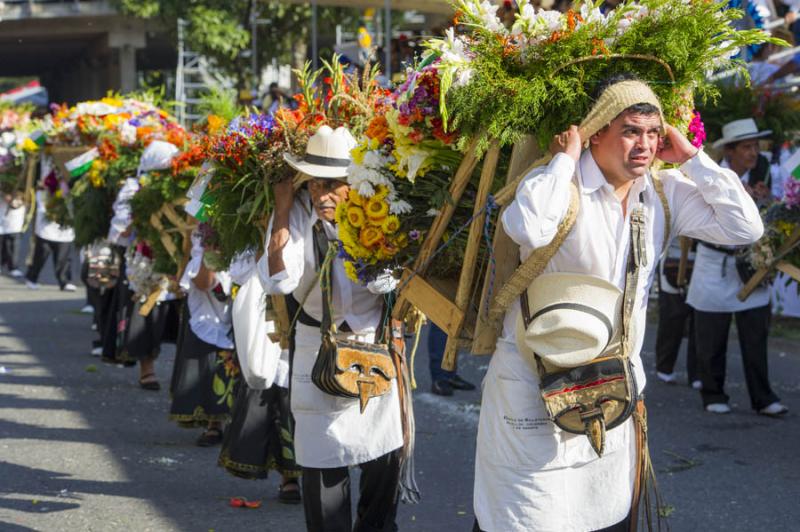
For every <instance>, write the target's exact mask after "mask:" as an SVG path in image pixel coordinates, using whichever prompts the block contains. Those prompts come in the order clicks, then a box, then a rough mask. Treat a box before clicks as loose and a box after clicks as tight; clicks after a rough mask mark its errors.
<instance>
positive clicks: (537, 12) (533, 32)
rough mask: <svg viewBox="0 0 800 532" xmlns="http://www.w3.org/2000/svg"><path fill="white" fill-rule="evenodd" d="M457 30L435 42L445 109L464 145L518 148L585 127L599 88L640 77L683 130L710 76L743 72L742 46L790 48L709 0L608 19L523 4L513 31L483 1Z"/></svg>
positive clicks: (465, 4)
mask: <svg viewBox="0 0 800 532" xmlns="http://www.w3.org/2000/svg"><path fill="white" fill-rule="evenodd" d="M454 5H455V7H456V8H457V10H458V14H457V16H456V19H457V20H456V21H457V23H458V24H459V25H460V27H462V28H464V29H465V33H464V34H462V35H457V34H456V33H455V31H454V30H453V29H451V30H449V31H448V32H447V35H446V36H445V37H443V38H439V39H434V40H432V41H431V42H429V43H428V48H429V51H428V52H427V53H428V54H430V55H433V56H435V57H438V58H439V60H440V64H439V69H440V71H441V72H442V73H441V79H442V84H441V89H440V94H441V100H442V101H441V107H442V115H443V117H444V118H445V119H446V124H447V126H448V127H457V128H458V129H459V130H460V131H461V134H462V142H463V141H464V140H466V139H470V138H474V137H478V138H479V139H480V144H479V147H480V148H485V147H486V146H488V142H489V140H490V139H497V140H498V141H499V142H500V143H501V145H509V144H513V143H514V142H516V141H517V140H519V139H520V138H522V137H523V136H524V135H526V134H534V135H536V136H537V138H538V140H539V142H540V144H541V145H542V146H546V144H547V143H548V142H549V141H550V139H551V138H552V136H553V135H554V134H556V133H558V132H560V131H563V130H565V129H566V128H567V127H568V126H569V125H571V124H577V123H580V121H581V119H582V118H583V117H584V116H585V115H586V112H587V111H588V110H589V108H590V107H591V104H592V102H591V97H590V95H591V93H592V91H593V90H594V88H595V86H596V84H597V83H598V82H600V81H601V80H603V79H604V78H607V77H608V76H610V75H613V74H615V73H618V72H623V71H626V72H634V73H636V74H637V75H638V76H639V77H640V78H642V79H643V80H645V81H647V82H649V83H650V85H651V86H652V87H653V90H654V91H655V92H656V94H657V95H658V96H659V98H660V100H661V102H662V106H663V108H664V114H665V116H666V117H667V120H669V121H671V122H673V123H674V124H675V125H676V126H678V127H679V128H682V129H683V130H684V131H686V130H687V127H688V122H689V121H690V120H691V116H692V114H691V110H692V109H693V105H692V101H693V97H694V96H697V95H699V96H705V97H709V98H713V97H714V96H715V95H716V94H717V89H716V87H715V86H714V85H712V84H711V83H710V82H709V81H708V79H707V77H708V76H707V75H708V73H709V72H711V71H714V70H717V69H720V68H729V67H741V63H740V62H738V61H735V60H733V59H732V57H733V56H734V55H735V54H736V53H737V52H738V50H739V49H740V48H741V47H742V46H746V45H749V44H757V43H763V42H768V41H769V42H776V43H783V41H778V40H775V39H771V38H769V36H768V35H767V34H766V33H764V32H762V31H760V30H736V29H735V28H734V27H733V25H732V24H731V23H732V22H733V21H735V20H736V19H738V18H740V17H741V16H742V13H741V11H739V10H735V9H726V4H725V3H721V2H707V1H704V0H643V1H641V2H633V1H630V0H628V1H625V2H623V3H621V4H620V5H618V6H617V7H616V8H615V9H614V10H613V11H610V12H609V13H608V14H603V13H602V12H601V11H600V9H599V3H591V2H581V1H577V2H574V3H573V8H572V9H571V10H569V11H568V12H567V13H560V12H557V11H548V10H544V9H537V8H535V7H534V5H533V4H532V3H531V2H530V1H529V0H519V1H518V2H517V5H518V9H519V12H518V13H517V14H516V18H515V20H514V22H513V24H511V25H510V27H509V26H507V25H505V24H504V23H503V22H502V21H501V20H500V18H499V17H498V16H497V13H496V11H497V6H495V5H493V4H492V3H490V2H488V1H486V0H483V1H480V0H457V1H455V2H454Z"/></svg>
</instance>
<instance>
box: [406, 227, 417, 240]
mask: <svg viewBox="0 0 800 532" xmlns="http://www.w3.org/2000/svg"><path fill="white" fill-rule="evenodd" d="M419 237H420V232H419V231H417V230H416V229H412V230H411V231H409V232H408V238H410V239H411V240H419Z"/></svg>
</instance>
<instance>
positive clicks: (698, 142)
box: [689, 110, 706, 148]
mask: <svg viewBox="0 0 800 532" xmlns="http://www.w3.org/2000/svg"><path fill="white" fill-rule="evenodd" d="M705 140H706V126H705V124H703V121H702V120H701V119H700V113H698V112H697V110H694V111H692V120H691V121H690V122H689V142H691V143H692V146H694V147H695V148H699V147H701V146H702V145H703V142H705Z"/></svg>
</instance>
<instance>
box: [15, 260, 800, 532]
mask: <svg viewBox="0 0 800 532" xmlns="http://www.w3.org/2000/svg"><path fill="white" fill-rule="evenodd" d="M48 270H49V266H48ZM43 280H44V281H45V282H46V281H47V278H44V279H43ZM82 304H83V294H82V292H80V291H79V292H78V293H77V294H67V293H63V292H59V291H58V289H57V287H55V286H53V285H49V286H45V287H43V289H41V290H39V291H36V292H33V291H29V290H27V289H26V288H25V287H24V285H21V284H19V283H17V282H15V281H13V280H11V279H9V278H7V277H2V278H0V531H2V532H6V531H8V532H16V531H23V530H41V531H62V530H63V531H70V532H72V531H84V530H85V531H107V530H108V531H112V530H114V531H116V530H126V531H139V530H143V531H144V530H148V531H164V530H180V531H203V532H207V531H210V530H213V531H218V532H221V531H234V530H269V531H301V530H303V529H304V528H303V515H302V509H301V508H300V507H291V506H288V507H287V506H284V505H281V504H279V503H278V502H277V498H276V496H277V486H278V479H277V478H275V477H271V478H270V479H268V480H266V481H245V480H241V479H238V478H235V477H232V476H231V475H229V474H227V473H226V472H225V471H224V470H222V469H220V468H219V467H217V466H216V459H217V453H218V448H212V449H201V448H198V447H195V446H194V444H193V442H194V439H195V438H196V436H197V431H196V430H186V429H180V428H178V427H177V426H175V425H174V424H172V423H170V422H169V421H167V410H168V408H169V396H168V393H167V392H166V391H161V392H159V393H153V392H145V391H142V390H140V389H139V388H138V387H137V385H136V374H137V372H136V371H135V370H132V369H127V368H121V367H116V366H110V365H105V364H102V363H100V362H98V360H97V359H94V358H92V357H90V356H89V348H90V343H91V340H92V338H93V334H94V333H92V332H91V330H90V318H89V316H87V315H82V314H80V313H78V309H79V308H80V307H81V306H82ZM653 337H654V330H650V332H649V333H648V341H647V343H646V346H647V347H646V352H645V354H644V356H645V360H646V363H647V364H648V366H649V368H650V373H652V371H653V369H652V366H653V355H652V345H653ZM731 345H732V347H734V348H735V346H736V344H735V342H734V343H732V344H731ZM173 354H174V353H173V350H172V348H171V347H169V348H167V349H166V350H165V352H164V353H163V355H162V356H161V358H160V359H159V361H158V367H157V370H158V373H159V375H160V377H161V380H162V384H166V383H167V382H168V378H169V375H170V372H171V367H172V360H173ZM729 361H730V365H729V384H728V391H729V393H730V395H731V396H732V406H733V408H734V413H732V414H730V415H728V416H720V417H715V416H713V415H711V414H706V413H704V412H703V411H702V409H701V406H700V399H699V396H698V393H697V392H695V391H693V390H691V389H689V388H688V387H686V386H683V385H676V386H667V385H663V384H660V383H656V382H655V379H654V375H651V377H652V378H651V379H650V383H649V385H648V387H647V389H646V394H647V400H648V406H649V414H650V442H651V452H652V457H653V460H654V463H655V466H656V469H657V471H658V476H659V478H658V480H659V485H660V489H661V493H662V496H663V498H664V500H665V502H666V504H667V505H668V506H667V509H666V512H665V513H666V514H669V519H668V521H669V523H670V525H671V529H672V530H673V531H695V530H698V531H699V530H703V531H717V530H725V531H728V532H732V531H753V530H769V531H795V530H799V529H800V525H798V523H799V522H800V508H798V503H797V501H798V500H800V482H799V481H800V457H799V456H798V453H797V448H798V447H797V446H798V444H797V442H798V440H799V439H800V438H799V437H800V419H798V416H797V413H796V412H798V411H800V385H799V382H798V381H799V380H800V346H798V344H797V343H791V342H786V341H780V340H776V341H773V342H772V346H771V352H770V364H771V373H772V376H773V381H774V383H775V388H776V390H777V392H778V394H779V395H780V396H781V397H782V399H783V400H784V402H785V403H786V404H787V405H788V406H789V407H790V408H792V409H793V410H792V413H790V414H789V416H787V417H786V418H784V419H780V420H773V419H767V418H763V417H759V416H756V415H754V414H753V413H752V412H751V411H750V410H749V401H748V398H747V392H746V390H745V388H744V382H743V376H742V370H741V363H740V359H739V355H738V351H736V352H732V353H731V355H730V359H729ZM681 363H682V361H681V362H680V363H679V364H681ZM487 364H488V358H482V357H481V358H478V357H463V359H462V362H461V373H462V375H463V376H465V377H466V378H468V379H470V380H473V381H474V382H478V381H479V380H480V377H481V375H482V374H483V372H485V369H486V365H487ZM416 368H417V378H418V381H419V385H420V387H419V389H418V390H417V392H416V396H415V402H416V411H417V421H418V432H417V442H418V447H417V449H418V452H417V461H416V467H417V474H418V481H419V484H420V487H421V488H422V490H423V501H422V502H421V504H419V505H416V506H402V507H401V508H400V515H399V519H398V524H399V526H400V529H401V530H417V531H426V532H427V531H443V530H446V531H448V532H451V531H452V532H457V531H468V530H471V526H472V522H473V519H474V517H473V514H472V502H471V500H472V478H473V459H474V453H475V432H476V429H477V419H478V414H479V392H477V391H475V392H458V393H457V395H456V396H455V397H454V398H452V399H442V398H440V397H437V396H434V395H432V394H430V393H429V387H430V381H429V378H428V374H427V373H428V372H427V353H426V350H425V341H424V339H423V342H422V343H421V348H420V352H419V354H418V356H417V361H416ZM682 378H683V379H685V375H682ZM232 496H245V497H247V498H249V499H263V501H264V504H263V506H262V507H261V508H260V509H257V510H242V509H234V508H230V507H229V506H228V500H229V498H230V497H232Z"/></svg>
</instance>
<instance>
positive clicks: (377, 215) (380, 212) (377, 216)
mask: <svg viewBox="0 0 800 532" xmlns="http://www.w3.org/2000/svg"><path fill="white" fill-rule="evenodd" d="M364 210H365V211H366V213H367V216H368V217H369V219H370V220H383V219H384V218H385V217H386V215H387V214H389V204H388V203H386V202H385V201H383V198H380V197H378V196H373V197H372V198H370V200H369V201H368V202H367V205H366V206H365V208H364Z"/></svg>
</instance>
